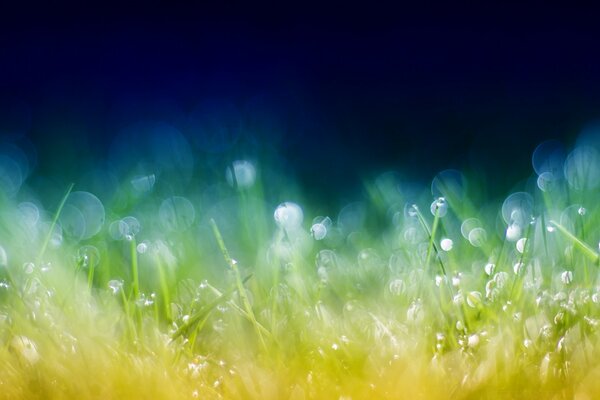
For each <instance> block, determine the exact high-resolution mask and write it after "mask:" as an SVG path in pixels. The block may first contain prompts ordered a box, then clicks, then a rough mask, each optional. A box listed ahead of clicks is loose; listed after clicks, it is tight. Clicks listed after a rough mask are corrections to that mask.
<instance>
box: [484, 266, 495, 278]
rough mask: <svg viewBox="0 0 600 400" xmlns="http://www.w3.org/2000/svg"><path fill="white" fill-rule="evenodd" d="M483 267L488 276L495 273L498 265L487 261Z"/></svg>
mask: <svg viewBox="0 0 600 400" xmlns="http://www.w3.org/2000/svg"><path fill="white" fill-rule="evenodd" d="M483 269H484V271H485V273H486V275H487V276H491V275H492V274H493V273H494V270H495V269H496V265H495V264H492V263H487V264H485V267H483Z"/></svg>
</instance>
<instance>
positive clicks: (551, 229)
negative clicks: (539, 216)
mask: <svg viewBox="0 0 600 400" xmlns="http://www.w3.org/2000/svg"><path fill="white" fill-rule="evenodd" d="M546 230H547V231H548V232H550V233H552V232H554V231H555V230H556V228H555V227H553V226H552V225H548V226H546Z"/></svg>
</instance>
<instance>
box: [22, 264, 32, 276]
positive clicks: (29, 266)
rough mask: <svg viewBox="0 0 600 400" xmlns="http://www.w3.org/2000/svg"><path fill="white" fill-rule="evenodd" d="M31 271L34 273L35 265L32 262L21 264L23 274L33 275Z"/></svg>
mask: <svg viewBox="0 0 600 400" xmlns="http://www.w3.org/2000/svg"><path fill="white" fill-rule="evenodd" d="M33 271H35V264H34V263H32V262H26V263H25V264H23V272H25V273H26V274H28V275H31V274H33Z"/></svg>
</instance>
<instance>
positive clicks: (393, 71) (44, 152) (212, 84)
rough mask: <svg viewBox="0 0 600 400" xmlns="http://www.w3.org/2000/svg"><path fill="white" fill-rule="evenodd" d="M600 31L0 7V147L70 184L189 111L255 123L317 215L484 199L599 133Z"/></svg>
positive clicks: (436, 14) (502, 17)
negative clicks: (433, 189)
mask: <svg viewBox="0 0 600 400" xmlns="http://www.w3.org/2000/svg"><path fill="white" fill-rule="evenodd" d="M599 26H600V25H599V24H598V23H597V18H596V16H595V13H594V12H593V10H584V9H579V10H577V11H575V12H574V11H571V10H566V9H561V8H558V7H553V6H548V5H543V4H542V3H541V2H540V3H539V4H531V5H529V6H526V7H525V6H521V7H520V8H519V7H512V8H511V9H506V8H503V7H489V8H483V7H480V8H479V9H478V8H476V7H473V6H469V7H467V6H464V7H460V8H457V7H450V6H445V7H440V6H436V5H428V6H423V7H422V8H420V9H418V8H415V7H413V8H411V9H408V8H404V9H403V8H387V9H386V8H380V9H375V8H371V9H361V8H351V7H350V6H347V5H346V6H343V7H339V8H337V7H323V6H320V7H315V8H312V9H309V8H308V7H306V8H303V5H302V4H300V3H297V4H296V5H295V6H293V7H289V8H284V7H280V8H279V9H276V8H272V7H262V8H261V7H249V6H245V7H237V6H236V7H234V6H233V5H223V6H221V7H217V6H214V5H213V6H208V7H203V6H195V7H191V8H190V7H188V6H185V5H183V4H177V3H171V2H169V4H168V5H167V4H163V3H162V2H158V1H149V2H143V3H141V2H140V3H137V4H135V3H130V4H129V5H127V6H120V7H118V6H116V7H114V8H110V9H109V8H107V7H105V6H100V5H96V6H93V5H92V6H90V5H86V7H85V8H84V7H83V6H73V5H70V6H68V7H67V6H64V7H58V6H52V5H45V6H39V5H34V4H25V5H21V6H19V7H18V8H17V7H16V6H11V7H10V9H7V8H4V9H3V10H1V12H0V106H1V107H0V117H1V118H0V134H2V135H3V136H5V137H6V138H9V139H18V140H20V141H27V140H28V141H29V142H30V143H31V144H32V145H33V146H35V147H36V148H37V149H38V154H37V160H38V161H37V163H38V169H37V171H38V173H39V174H45V175H50V176H52V175H65V176H66V177H65V179H69V174H76V173H77V172H79V171H80V170H81V167H82V165H92V164H101V163H102V160H103V159H105V158H106V157H108V156H109V153H110V149H111V146H113V142H114V140H115V138H116V137H117V132H118V131H119V129H120V128H121V127H122V126H123V125H125V124H127V123H129V122H131V121H135V120H137V119H144V118H161V119H165V120H167V121H168V122H172V123H177V121H178V119H185V118H186V115H187V113H189V111H190V110H192V109H194V107H196V106H197V105H198V104H199V103H200V104H208V105H210V107H212V109H214V110H219V112H217V115H221V116H223V118H224V119H227V118H228V117H229V116H231V115H230V113H229V111H227V110H230V109H234V110H238V111H239V110H241V111H239V112H240V113H241V114H242V118H251V117H252V116H254V115H255V112H254V111H255V110H259V111H260V112H259V113H258V114H261V113H262V114H261V115H262V117H261V118H259V119H260V121H259V122H258V125H259V126H260V127H261V129H262V132H261V135H259V136H257V138H256V140H258V141H261V142H262V143H269V144H270V145H271V144H272V147H273V148H276V149H277V152H279V155H280V157H281V159H283V160H285V163H286V168H288V169H289V171H293V173H294V175H295V177H296V178H297V179H298V180H299V181H300V184H301V186H302V187H303V188H305V189H306V190H309V191H310V192H311V193H313V196H314V197H315V199H319V198H322V199H325V200H326V199H331V198H332V197H343V196H345V195H347V194H350V193H353V192H355V191H356V190H357V189H358V188H360V181H361V178H363V177H365V176H366V177H369V176H371V174H374V173H377V172H379V171H383V170H386V169H395V170H399V171H401V173H402V174H403V175H404V176H407V177H408V178H410V179H415V180H424V181H427V180H430V179H431V178H432V176H433V175H434V174H435V173H436V172H437V171H439V170H441V169H445V168H461V169H467V170H477V171H479V173H480V174H481V175H482V176H483V177H485V178H486V181H487V182H490V184H489V185H488V187H487V188H486V190H487V191H488V192H489V193H490V194H492V195H499V194H504V193H506V191H507V190H509V189H510V188H511V186H512V185H513V184H514V183H515V182H517V181H518V180H519V179H523V178H526V177H527V175H528V174H529V173H530V170H531V167H530V157H531V152H532V151H533V149H534V148H535V146H536V144H538V143H539V142H540V141H541V140H544V139H549V138H558V139H561V140H564V141H565V142H566V143H567V144H568V143H570V142H572V140H573V139H574V138H575V137H576V135H577V133H578V132H579V131H580V130H581V129H582V127H583V126H584V124H586V123H588V122H591V121H593V120H595V119H596V118H598V117H599V116H600V90H599V89H600V60H599V56H598V39H599V38H600V36H599V35H598V33H599V31H600V28H599ZM238 111H236V112H238ZM232 118H234V117H232ZM235 118H239V115H237V114H236V116H235ZM261 124H262V125H261ZM185 133H186V134H187V135H190V134H191V135H193V133H190V132H185ZM198 140H201V139H198ZM192 141H193V140H192Z"/></svg>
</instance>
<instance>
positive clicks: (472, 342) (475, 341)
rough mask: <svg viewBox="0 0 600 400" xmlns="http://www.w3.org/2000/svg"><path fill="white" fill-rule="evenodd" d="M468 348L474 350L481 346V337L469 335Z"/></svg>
mask: <svg viewBox="0 0 600 400" xmlns="http://www.w3.org/2000/svg"><path fill="white" fill-rule="evenodd" d="M467 346H468V347H470V348H472V349H473V348H475V347H477V346H479V335H478V334H473V335H469V337H468V339H467Z"/></svg>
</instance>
